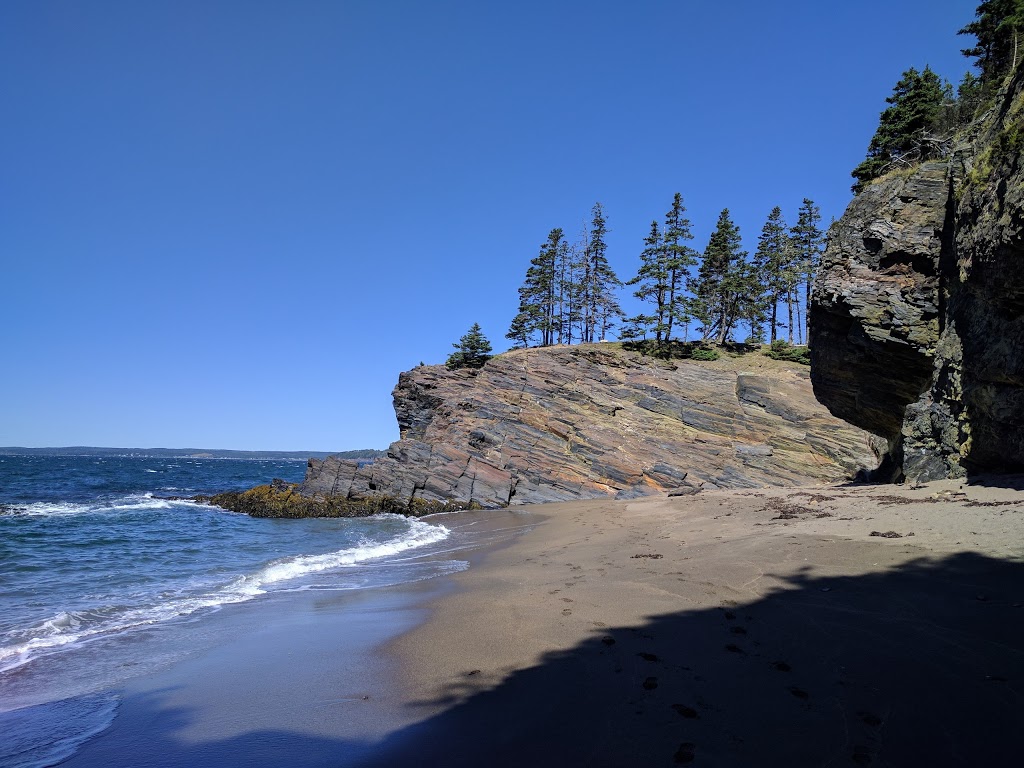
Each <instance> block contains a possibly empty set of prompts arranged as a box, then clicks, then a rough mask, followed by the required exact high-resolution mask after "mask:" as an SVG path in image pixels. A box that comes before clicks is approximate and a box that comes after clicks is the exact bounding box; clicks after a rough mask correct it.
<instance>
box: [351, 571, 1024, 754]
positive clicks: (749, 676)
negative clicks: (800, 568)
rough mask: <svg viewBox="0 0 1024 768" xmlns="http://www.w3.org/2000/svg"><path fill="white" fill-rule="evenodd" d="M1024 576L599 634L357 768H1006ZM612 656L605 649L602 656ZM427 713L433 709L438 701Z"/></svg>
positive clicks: (933, 576)
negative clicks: (681, 767)
mask: <svg viewBox="0 0 1024 768" xmlns="http://www.w3.org/2000/svg"><path fill="white" fill-rule="evenodd" d="M1022 602H1024V564H1022V563H1017V562H1008V561H1002V560H995V559H990V558H987V557H983V556H980V555H976V554H966V553H964V554H957V555H953V556H949V557H947V558H945V559H941V560H918V561H913V562H911V563H909V564H906V565H904V566H902V567H900V568H898V569H894V570H891V571H887V572H884V573H878V574H870V575H863V576H853V577H828V578H818V577H815V576H813V575H812V574H811V573H810V572H805V573H804V574H802V575H801V576H799V577H798V578H795V579H793V580H791V582H790V584H789V585H788V587H787V588H786V589H784V590H780V591H777V592H775V593H774V594H771V595H770V596H768V597H765V598H764V599H762V600H759V601H757V602H754V603H752V604H747V605H733V606H723V607H722V608H720V609H712V610H700V611H692V612H682V613H676V614H671V615H665V616H658V617H655V618H653V619H651V620H650V621H649V622H648V623H646V624H644V625H642V626H638V627H614V628H601V629H599V630H595V635H594V637H593V639H590V640H587V641H586V642H584V643H582V644H580V645H579V646H578V647H575V648H573V649H571V650H567V651H564V652H557V653H552V654H550V655H549V656H548V657H547V658H546V659H544V661H543V662H542V663H541V664H539V665H538V666H536V667H533V668H530V669H526V670H523V671H520V672H516V673H514V674H512V675H511V676H510V677H508V678H507V679H506V680H504V681H503V682H501V683H499V684H497V685H496V686H494V687H491V688H486V687H485V688H483V689H480V690H476V691H475V692H473V691H472V688H471V687H472V686H473V679H474V678H473V677H472V676H470V677H467V679H466V680H465V681H463V682H459V683H456V684H454V685H453V686H452V689H451V691H450V692H449V694H448V695H446V696H444V697H442V703H446V704H447V703H450V706H449V708H447V709H445V710H444V711H442V712H441V713H440V714H437V715H435V716H433V717H430V718H428V719H426V720H424V721H423V722H420V723H418V724H416V725H414V726H412V727H410V728H407V729H406V730H405V731H404V732H400V733H396V734H394V735H393V736H392V737H391V738H389V739H388V740H387V742H386V743H385V744H384V745H383V748H382V749H379V750H377V751H376V752H375V754H374V759H372V760H369V759H368V760H367V761H366V762H365V764H366V765H373V766H389V765H400V764H409V761H412V762H413V763H414V764H418V765H445V766H454V765H460V766H470V765H474V766H475V765H488V766H506V765H507V766H512V765H517V766H527V765H528V766H630V765H645V766H646V765H673V764H686V763H693V764H694V765H722V766H787V767H790V766H812V765H814V766H817V765H835V766H842V765H854V766H855V765H875V766H878V765H889V766H925V765H927V766H947V765H948V766H953V765H964V766H969V765H986V766H996V765H1019V764H1020V762H1019V761H1020V760H1021V759H1022V754H1021V748H1020V737H1021V728H1022V727H1024V701H1022V695H1024V687H1022V686H1024V653H1022V645H1024V608H1022V607H1021V603H1022ZM613 641H614V642H613ZM435 703H437V702H435Z"/></svg>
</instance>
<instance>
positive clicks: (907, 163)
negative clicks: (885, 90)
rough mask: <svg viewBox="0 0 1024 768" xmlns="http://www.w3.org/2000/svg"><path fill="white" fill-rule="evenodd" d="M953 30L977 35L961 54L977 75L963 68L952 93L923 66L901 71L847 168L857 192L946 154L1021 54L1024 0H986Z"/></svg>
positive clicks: (1023, 51)
mask: <svg viewBox="0 0 1024 768" xmlns="http://www.w3.org/2000/svg"><path fill="white" fill-rule="evenodd" d="M957 34H961V35H973V36H974V37H975V45H973V46H971V47H969V48H964V49H962V50H961V53H963V54H964V56H967V57H969V58H973V59H975V62H974V65H975V68H976V69H977V70H978V75H977V76H976V75H974V74H973V73H972V72H970V71H968V72H967V73H965V74H964V77H963V79H962V80H961V81H960V84H959V86H957V88H956V91H955V92H954V89H953V85H952V84H951V83H950V82H949V81H948V80H947V81H943V80H942V79H941V78H939V76H938V75H937V74H935V73H934V72H933V71H932V70H931V69H930V68H929V67H927V66H926V67H925V68H924V69H923V70H920V71H918V70H917V69H916V68H914V67H911V68H910V69H908V70H907V71H906V72H904V73H903V74H902V76H901V77H900V79H899V81H898V82H897V83H896V85H895V86H894V87H893V92H892V94H891V95H890V96H889V97H888V98H886V103H887V104H888V105H889V106H888V107H886V109H885V110H884V111H883V112H882V114H881V115H880V117H879V121H878V129H877V130H876V131H875V135H874V136H873V137H872V138H871V142H870V143H869V144H868V151H867V156H866V157H865V158H864V161H863V162H861V163H860V164H859V165H858V166H857V167H856V168H854V169H853V171H851V174H850V175H851V176H853V177H854V179H856V181H855V182H854V184H853V187H852V189H853V192H854V193H855V194H859V193H860V192H861V191H862V190H863V189H864V188H865V186H866V185H867V184H868V183H869V182H870V181H872V180H873V179H877V178H879V177H880V176H884V175H885V174H887V173H890V172H891V171H894V170H897V169H899V168H909V167H913V166H914V165H917V164H918V163H920V162H923V161H925V160H933V159H937V158H942V157H946V156H947V155H949V153H950V152H951V151H952V149H953V141H954V138H955V137H956V134H957V131H959V130H960V129H961V128H963V127H964V126H966V125H967V124H968V123H970V122H971V120H972V119H973V118H974V117H975V115H977V113H978V112H979V111H980V110H982V109H983V108H985V107H986V106H988V105H989V104H991V102H992V100H993V99H994V98H995V95H996V92H997V91H998V89H999V86H1000V85H1001V84H1002V83H1003V81H1004V80H1005V79H1006V77H1007V76H1008V75H1009V74H1010V73H1011V72H1013V70H1014V69H1015V68H1016V67H1017V65H1018V64H1019V63H1020V62H1021V60H1022V59H1024V0H986V2H983V3H981V5H979V6H978V7H977V10H976V11H975V19H974V21H972V22H971V23H970V24H968V25H967V26H965V27H964V28H963V29H961V30H959V32H958V33H957Z"/></svg>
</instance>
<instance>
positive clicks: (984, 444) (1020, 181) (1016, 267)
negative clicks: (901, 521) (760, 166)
mask: <svg viewBox="0 0 1024 768" xmlns="http://www.w3.org/2000/svg"><path fill="white" fill-rule="evenodd" d="M969 133H970V136H968V137H967V138H965V139H964V140H963V141H962V143H961V144H960V146H959V147H958V148H957V150H956V152H955V153H954V155H953V156H952V157H951V158H949V159H947V160H942V161H933V162H927V163H924V164H922V165H921V166H919V167H917V168H916V169H914V170H912V171H899V172H895V173H893V174H890V175H889V176H887V177H883V178H882V179H880V180H878V181H876V182H874V183H873V184H871V185H870V186H868V187H867V188H866V189H865V190H864V192H862V193H861V194H860V195H858V196H857V197H856V198H855V199H854V200H853V202H852V203H851V204H850V206H849V208H847V210H846V213H845V214H844V215H843V217H842V218H841V219H840V220H839V221H838V222H837V223H836V224H835V225H834V227H833V228H832V230H831V232H830V233H829V234H830V236H829V245H828V248H827V250H826V252H825V255H824V258H823V260H822V267H821V271H820V273H819V277H818V279H817V281H816V283H815V287H814V292H813V296H812V304H811V313H810V318H811V322H810V327H811V333H810V336H811V360H812V371H813V377H812V378H813V382H814V391H815V394H816V395H817V396H818V399H819V400H821V402H822V403H824V404H825V405H827V406H828V408H829V409H830V410H831V411H832V412H833V413H834V414H836V415H837V416H839V417H840V418H843V419H845V420H847V421H849V422H851V423H853V424H857V425H858V426H861V427H863V428H865V429H867V430H870V431H872V432H873V433H875V434H877V435H879V436H881V437H883V438H884V439H885V440H886V441H887V442H888V443H889V459H890V461H889V462H888V464H889V466H890V470H889V475H890V476H891V477H893V478H896V479H899V478H901V477H907V478H910V479H913V480H922V481H925V480H932V479H937V478H941V477H959V476H963V475H965V474H968V473H973V472H993V471H1011V472H1012V471H1018V472H1019V471H1022V470H1024V162H1022V154H1021V152H1022V148H1024V70H1022V71H1021V72H1018V74H1017V76H1016V78H1015V80H1014V81H1013V82H1012V83H1010V84H1009V85H1008V87H1007V88H1006V89H1004V91H1003V93H1002V94H1001V95H1000V97H999V99H998V101H997V103H996V104H995V105H994V106H993V107H992V108H991V109H990V110H989V111H988V113H987V114H986V115H984V116H983V117H982V118H980V119H979V121H978V122H977V123H976V124H975V125H974V126H972V129H971V131H970V132H969Z"/></svg>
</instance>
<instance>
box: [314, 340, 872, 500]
mask: <svg viewBox="0 0 1024 768" xmlns="http://www.w3.org/2000/svg"><path fill="white" fill-rule="evenodd" d="M393 395H394V403H395V413H396V415H397V417H398V423H399V428H400V435H401V437H400V439H399V440H398V441H397V442H395V443H393V444H392V445H391V446H390V448H389V449H388V451H387V456H386V457H384V458H381V459H377V460H376V461H374V462H373V463H372V464H365V465H360V464H359V463H357V462H353V461H346V460H343V459H338V458H335V457H329V458H327V459H324V460H317V459H310V461H309V467H308V470H307V473H306V479H305V481H304V482H303V483H302V484H301V485H300V486H299V487H298V489H297V491H298V494H300V495H301V496H303V497H305V498H308V499H314V500H316V499H331V498H334V499H339V498H340V499H346V500H349V501H354V502H359V501H361V500H372V499H379V498H389V499H393V500H394V501H395V502H396V503H397V506H398V507H399V508H405V509H407V510H409V511H413V512H415V511H420V510H422V511H426V510H429V509H433V508H437V506H438V505H443V504H448V503H452V502H455V503H460V504H474V505H477V504H478V505H480V506H483V507H499V506H506V505H510V504H512V505H514V504H527V503H536V502H549V501H563V500H570V499H585V498H599V497H616V498H634V497H639V496H645V495H650V494H655V493H663V492H668V493H670V494H685V493H693V492H696V491H697V490H699V489H700V488H745V487H755V486H765V485H799V484H808V483H814V482H830V481H837V480H843V479H848V478H852V477H854V476H856V475H857V474H858V473H862V474H863V473H865V472H866V471H869V470H871V469H873V468H874V467H875V466H877V463H878V457H877V455H876V452H875V449H876V447H877V446H876V447H873V446H872V439H871V437H870V436H869V435H868V434H867V433H866V432H863V431H861V430H859V429H856V428H853V427H851V426H850V425H848V424H845V423H844V422H842V421H840V420H839V419H836V418H835V417H833V416H831V415H830V414H829V413H828V412H827V411H826V410H825V409H824V408H823V407H822V406H820V405H819V404H818V403H817V402H816V401H815V399H814V396H813V394H812V391H811V386H810V381H809V376H808V373H807V369H806V368H803V367H801V366H798V365H794V364H789V363H784V362H780V361H775V360H771V359H769V358H766V357H764V356H763V355H761V354H759V353H749V354H747V355H744V356H742V357H739V358H736V359H730V358H723V359H721V360H718V361H714V362H696V361H690V360H673V361H664V360H658V359H654V358H650V357H644V356H642V355H640V354H639V353H637V352H629V351H625V350H623V349H621V347H620V346H619V345H616V344H591V345H580V346H573V347H547V348H540V349H524V350H513V351H510V352H507V353H505V354H502V355H499V356H497V357H495V358H493V359H491V360H490V361H489V362H488V363H487V364H486V365H485V366H484V367H483V368H482V369H479V370H478V371H473V370H467V369H461V370H455V371H449V370H447V369H445V368H444V367H443V366H421V367H419V368H416V369H414V370H412V371H408V372H406V373H403V374H401V376H400V377H399V381H398V385H397V386H396V387H395V390H394V393H393Z"/></svg>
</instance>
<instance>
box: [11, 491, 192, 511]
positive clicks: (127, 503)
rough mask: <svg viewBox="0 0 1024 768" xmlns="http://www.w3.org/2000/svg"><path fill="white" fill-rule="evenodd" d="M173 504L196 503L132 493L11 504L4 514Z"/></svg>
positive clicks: (137, 507)
mask: <svg viewBox="0 0 1024 768" xmlns="http://www.w3.org/2000/svg"><path fill="white" fill-rule="evenodd" d="M175 505H195V506H205V505H197V504H196V503H195V502H191V501H184V500H181V501H168V500H166V499H154V498H153V494H151V493H140V494H132V495H130V496H122V497H121V498H119V499H111V500H110V501H106V502H93V503H91V504H82V503H78V502H73V501H56V502H50V501H37V502H33V503H32V504H12V505H10V507H9V509H10V511H9V512H6V513H5V514H14V515H32V516H36V517H66V516H69V515H82V514H97V513H99V514H103V513H107V512H132V511H135V510H141V509H170V508H171V507H172V506H175Z"/></svg>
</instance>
